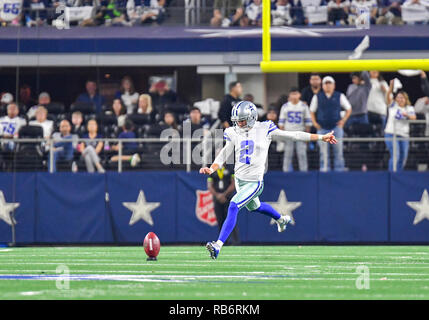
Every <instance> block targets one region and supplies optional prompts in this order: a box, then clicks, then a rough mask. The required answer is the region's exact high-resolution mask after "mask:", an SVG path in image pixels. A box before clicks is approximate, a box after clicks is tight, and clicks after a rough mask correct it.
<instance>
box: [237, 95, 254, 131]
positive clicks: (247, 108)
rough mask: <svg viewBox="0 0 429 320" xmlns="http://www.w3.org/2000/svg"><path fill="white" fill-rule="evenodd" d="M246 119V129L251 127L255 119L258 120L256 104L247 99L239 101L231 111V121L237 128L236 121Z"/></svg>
mask: <svg viewBox="0 0 429 320" xmlns="http://www.w3.org/2000/svg"><path fill="white" fill-rule="evenodd" d="M244 120H246V123H247V125H246V127H245V128H247V129H250V128H252V127H253V126H254V125H255V123H256V120H258V111H257V110H256V106H255V105H254V104H253V103H251V102H249V101H240V102H238V103H237V104H236V105H235V106H234V107H233V108H232V112H231V121H232V123H233V124H234V127H236V128H239V126H238V121H244Z"/></svg>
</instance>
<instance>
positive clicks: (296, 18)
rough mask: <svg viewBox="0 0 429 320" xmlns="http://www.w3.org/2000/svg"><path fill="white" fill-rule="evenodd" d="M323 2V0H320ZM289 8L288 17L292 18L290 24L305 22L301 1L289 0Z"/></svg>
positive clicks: (302, 23)
mask: <svg viewBox="0 0 429 320" xmlns="http://www.w3.org/2000/svg"><path fill="white" fill-rule="evenodd" d="M321 2H323V3H324V0H321ZM289 4H290V6H291V8H290V17H291V18H292V25H304V24H306V19H305V16H304V9H303V6H302V3H301V0H289Z"/></svg>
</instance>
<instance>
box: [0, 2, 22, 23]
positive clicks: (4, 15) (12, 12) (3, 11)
mask: <svg viewBox="0 0 429 320" xmlns="http://www.w3.org/2000/svg"><path fill="white" fill-rule="evenodd" d="M21 8H22V0H0V19H1V20H4V21H8V22H10V21H12V20H14V19H16V18H18V16H19V14H20V13H21Z"/></svg>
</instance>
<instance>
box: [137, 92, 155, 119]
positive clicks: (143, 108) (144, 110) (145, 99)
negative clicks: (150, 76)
mask: <svg viewBox="0 0 429 320" xmlns="http://www.w3.org/2000/svg"><path fill="white" fill-rule="evenodd" d="M136 113H138V114H148V115H150V118H151V120H152V121H153V120H154V119H155V109H153V107H152V97H151V96H150V95H149V94H146V93H143V94H141V95H140V97H139V103H138V107H137V110H136Z"/></svg>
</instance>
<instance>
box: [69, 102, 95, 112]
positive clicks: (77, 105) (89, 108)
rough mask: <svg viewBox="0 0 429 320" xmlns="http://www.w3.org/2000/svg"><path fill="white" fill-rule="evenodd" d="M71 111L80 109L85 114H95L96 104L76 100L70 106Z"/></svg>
mask: <svg viewBox="0 0 429 320" xmlns="http://www.w3.org/2000/svg"><path fill="white" fill-rule="evenodd" d="M70 111H71V112H74V111H80V112H82V113H83V114H84V115H88V114H94V113H95V105H94V104H93V103H88V102H80V101H76V102H74V103H72V105H71V106H70Z"/></svg>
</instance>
